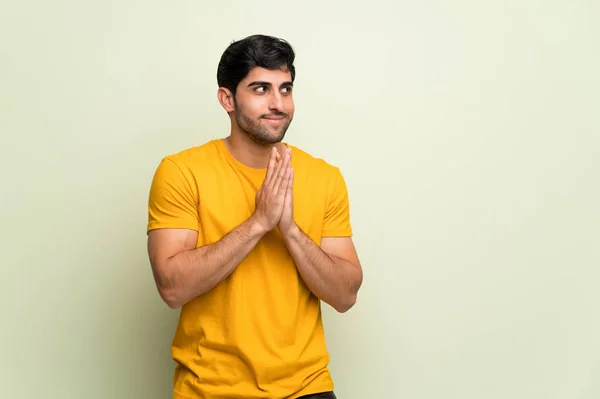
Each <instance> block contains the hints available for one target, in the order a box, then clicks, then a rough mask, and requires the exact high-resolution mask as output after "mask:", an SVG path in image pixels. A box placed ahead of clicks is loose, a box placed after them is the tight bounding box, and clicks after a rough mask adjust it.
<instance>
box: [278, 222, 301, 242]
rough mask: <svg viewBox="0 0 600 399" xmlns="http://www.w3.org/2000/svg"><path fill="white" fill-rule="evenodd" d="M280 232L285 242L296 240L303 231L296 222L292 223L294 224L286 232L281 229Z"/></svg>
mask: <svg viewBox="0 0 600 399" xmlns="http://www.w3.org/2000/svg"><path fill="white" fill-rule="evenodd" d="M279 232H280V233H281V235H282V236H283V239H284V240H285V241H290V240H294V239H296V238H297V237H298V236H299V235H300V233H301V230H300V227H299V226H298V225H297V224H296V222H292V224H291V225H290V226H289V227H288V228H286V229H284V230H282V229H281V228H280V229H279Z"/></svg>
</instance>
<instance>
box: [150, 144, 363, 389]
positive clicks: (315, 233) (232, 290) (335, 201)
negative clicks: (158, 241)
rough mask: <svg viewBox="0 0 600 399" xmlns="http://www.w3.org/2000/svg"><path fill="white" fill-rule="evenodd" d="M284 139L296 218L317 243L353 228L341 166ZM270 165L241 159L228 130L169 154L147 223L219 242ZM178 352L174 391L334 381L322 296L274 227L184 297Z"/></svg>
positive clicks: (319, 385) (315, 385) (248, 207)
mask: <svg viewBox="0 0 600 399" xmlns="http://www.w3.org/2000/svg"><path fill="white" fill-rule="evenodd" d="M286 145H287V146H288V147H290V148H292V166H293V168H294V186H293V195H294V218H295V220H296V223H297V224H298V225H299V227H300V228H301V229H302V230H303V231H304V232H305V233H306V234H307V235H308V236H309V237H311V238H312V240H314V241H315V242H316V243H319V242H320V240H321V237H325V236H350V235H351V234H352V229H351V226H350V215H349V201H348V194H347V190H346V184H345V182H344V179H343V177H342V174H341V173H340V171H339V169H338V168H337V167H335V166H332V165H330V164H328V163H327V162H325V161H324V160H321V159H318V158H314V157H312V156H310V155H309V154H307V153H306V152H303V151H301V150H299V149H298V148H296V147H293V146H291V145H289V144H286ZM265 175H266V169H256V168H251V167H248V166H246V165H244V164H242V163H241V162H239V161H237V160H236V159H235V158H234V157H233V156H232V155H231V154H230V153H229V151H228V149H227V147H226V146H225V143H224V141H223V140H222V139H216V140H212V141H209V142H207V143H205V144H204V145H201V146H198V147H194V148H190V149H187V150H184V151H182V152H179V153H177V154H173V155H170V156H167V157H165V158H164V159H163V160H162V162H161V163H160V165H159V166H158V168H157V170H156V172H155V175H154V179H153V181H152V187H151V190H150V198H149V205H148V211H149V221H148V231H150V230H152V229H159V228H187V229H192V230H196V231H198V233H199V234H198V242H197V246H198V247H200V246H203V245H209V244H212V243H215V242H217V241H218V240H220V239H221V238H222V237H223V236H224V235H225V234H227V233H228V232H229V231H231V230H232V229H233V228H234V227H236V226H238V225H239V224H240V223H242V222H243V221H244V220H246V219H248V218H249V217H250V216H251V214H252V212H253V211H254V201H255V194H256V191H257V190H258V188H259V187H260V186H261V184H262V182H263V180H264V178H265ZM199 267H200V266H199ZM172 355H173V359H174V360H175V362H176V369H175V375H174V393H173V395H174V398H176V399H183V398H192V399H234V398H289V399H293V398H297V397H299V396H302V395H307V394H311V393H316V392H323V391H330V390H333V381H332V378H331V375H330V373H329V370H328V363H329V354H328V351H327V348H326V344H325V338H324V334H323V324H322V321H321V308H320V301H319V299H318V298H317V297H316V296H315V295H314V294H312V293H311V292H310V291H309V289H308V288H307V287H306V285H305V284H304V282H303V281H302V278H301V276H300V274H299V273H298V271H297V269H296V266H295V263H294V261H293V259H292V257H291V255H290V253H289V252H288V250H287V248H286V246H285V243H284V242H283V240H282V238H281V236H280V234H279V232H278V231H277V229H274V230H273V231H271V232H269V233H267V235H265V236H264V237H263V238H262V239H261V240H260V241H259V242H258V244H257V245H256V247H255V248H254V249H253V250H252V251H251V252H250V253H249V255H248V256H247V257H246V258H245V259H244V260H243V262H242V263H241V264H240V265H239V266H238V267H237V268H236V269H235V270H234V272H233V273H232V274H231V275H230V276H229V277H227V278H226V279H225V280H223V281H222V282H221V283H220V284H218V285H217V286H216V287H214V288H213V289H212V290H211V291H209V292H207V293H205V294H203V295H201V296H199V297H197V298H195V299H193V300H192V301H190V302H188V303H187V304H185V305H184V306H183V307H182V309H181V314H180V318H179V323H178V326H177V329H176V332H175V336H174V339H173V343H172Z"/></svg>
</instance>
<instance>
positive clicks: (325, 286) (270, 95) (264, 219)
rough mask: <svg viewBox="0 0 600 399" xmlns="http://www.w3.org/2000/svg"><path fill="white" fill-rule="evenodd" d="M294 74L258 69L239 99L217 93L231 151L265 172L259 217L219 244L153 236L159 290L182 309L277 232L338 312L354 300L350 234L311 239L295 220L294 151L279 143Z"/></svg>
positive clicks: (178, 235) (186, 234)
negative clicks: (228, 129) (226, 116)
mask: <svg viewBox="0 0 600 399" xmlns="http://www.w3.org/2000/svg"><path fill="white" fill-rule="evenodd" d="M291 87H292V83H291V75H290V73H289V72H288V71H287V70H286V69H285V68H284V69H281V70H267V69H263V68H254V69H252V70H251V71H250V73H249V74H248V75H247V76H246V78H245V79H243V80H242V81H241V82H240V84H239V85H238V88H237V91H236V94H235V96H234V95H233V93H231V91H229V90H228V89H226V88H219V90H218V93H217V97H218V99H219V102H220V103H221V105H222V106H223V108H224V109H225V110H226V111H227V112H228V114H229V116H230V120H231V133H230V135H229V137H227V138H226V139H225V143H226V146H227V148H228V150H229V151H230V152H231V154H232V155H233V156H234V157H236V159H238V160H239V161H240V162H242V163H244V164H246V165H248V166H251V167H255V168H264V167H266V168H267V174H266V177H265V180H264V181H263V184H262V186H261V187H260V189H259V190H258V192H257V193H256V209H255V211H254V213H253V214H252V215H251V216H250V217H249V218H248V219H247V220H245V221H244V222H242V223H241V224H240V225H239V226H237V227H236V228H234V229H233V230H232V231H230V232H229V233H228V234H227V235H225V236H224V237H223V238H222V239H221V240H219V241H218V242H216V243H214V244H211V245H205V246H202V247H198V248H196V243H197V239H198V232H196V231H193V230H187V229H158V230H153V231H150V232H149V234H148V254H149V258H150V262H151V265H152V270H153V274H154V278H155V281H156V285H157V288H158V291H159V293H160V295H161V297H162V298H163V300H164V301H165V302H166V303H167V305H168V306H169V307H171V308H174V309H177V308H179V307H181V306H183V305H184V304H185V303H187V302H188V301H190V300H192V299H193V298H195V297H197V296H199V295H201V294H203V293H205V292H208V291H210V290H211V289H212V288H213V287H215V286H216V285H217V284H219V283H220V282H221V281H222V280H223V279H225V278H227V276H229V275H230V274H231V273H232V272H233V271H234V270H235V268H236V267H237V266H238V265H239V264H240V263H241V262H242V261H243V260H244V258H245V257H246V256H247V255H248V253H249V252H250V251H251V250H252V249H253V248H254V246H255V245H256V244H257V243H258V241H259V240H260V239H261V238H262V237H263V236H264V235H265V234H266V233H267V232H269V231H270V230H272V229H273V228H275V227H278V228H279V230H280V232H281V234H282V236H283V239H284V242H285V244H286V246H287V247H288V250H289V252H290V254H291V255H292V257H293V259H294V261H295V264H296V267H297V268H298V272H299V273H300V275H301V277H302V279H303V280H304V282H305V283H306V285H307V287H308V288H309V289H310V290H311V291H312V292H313V293H314V294H315V295H316V296H317V297H319V298H320V299H321V300H322V301H324V302H326V303H328V304H329V305H331V306H332V307H333V308H334V309H336V310H337V311H338V312H340V313H343V312H346V311H348V310H349V309H350V308H352V306H354V304H355V303H356V298H357V293H358V290H359V288H360V286H361V284H362V279H363V273H362V266H361V264H360V261H359V258H358V255H357V252H356V249H355V246H354V243H353V241H352V238H351V237H323V238H322V240H321V242H320V243H319V244H317V243H315V242H314V241H313V240H312V239H310V238H309V237H308V236H307V235H306V234H305V233H304V232H303V231H302V230H301V229H300V227H299V226H298V225H297V224H296V222H295V221H294V218H293V209H294V208H293V207H294V204H293V196H292V188H293V182H294V171H293V169H292V167H291V150H290V149H288V148H287V147H286V146H285V145H284V144H283V143H282V140H283V138H284V136H285V132H286V130H287V128H288V126H289V124H290V123H291V122H292V119H293V115H294V101H293V97H292V89H291Z"/></svg>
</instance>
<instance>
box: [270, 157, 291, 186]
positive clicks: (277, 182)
mask: <svg viewBox="0 0 600 399" xmlns="http://www.w3.org/2000/svg"><path fill="white" fill-rule="evenodd" d="M287 159H288V155H287V154H285V155H284V156H283V161H281V162H279V164H278V165H277V175H276V176H275V178H274V179H273V183H272V188H273V192H274V194H277V192H278V190H279V188H280V186H281V181H282V180H283V178H284V176H285V171H286V169H287V167H286V165H287Z"/></svg>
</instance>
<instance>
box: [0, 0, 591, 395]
mask: <svg viewBox="0 0 600 399" xmlns="http://www.w3.org/2000/svg"><path fill="white" fill-rule="evenodd" d="M254 33H266V34H271V35H276V36H280V37H283V38H285V39H287V40H289V41H290V42H291V44H292V45H293V46H294V48H295V50H296V51H297V63H296V67H297V80H296V89H295V100H296V110H297V112H296V118H295V120H294V122H293V123H292V125H291V128H290V130H289V132H288V135H287V136H286V141H288V142H290V143H292V144H294V145H297V146H299V147H301V148H303V149H304V150H306V151H308V152H310V153H312V154H313V155H315V156H318V157H323V158H325V159H326V160H328V161H329V162H330V163H332V164H334V165H337V166H339V167H340V168H341V169H342V172H343V173H344V176H345V177H346V180H347V184H348V189H349V192H350V198H351V212H352V223H353V226H354V230H355V242H356V246H357V248H358V250H359V252H360V255H361V258H362V261H363V266H364V274H365V276H364V285H363V288H362V290H361V292H360V296H359V300H358V303H357V305H356V306H355V307H354V308H353V309H352V310H351V311H350V312H348V313H346V314H342V315H340V314H337V313H335V311H333V310H332V309H331V308H329V307H328V306H324V312H325V324H326V330H327V340H328V346H329V349H330V351H331V355H332V362H331V370H332V373H333V376H334V378H335V382H336V391H337V394H338V397H339V398H340V399H365V398H394V399H396V398H397V399H437V398H439V399H442V398H443V399H451V398H456V399H481V398H485V399H496V398H497V399H506V398H523V399H596V398H598V397H600V379H599V376H600V340H599V337H600V315H599V312H598V306H599V301H600V290H599V289H598V287H599V284H600V280H599V279H600V271H599V266H600V211H599V204H600V183H599V180H600V179H599V174H600V161H599V157H600V116H599V115H600V111H599V109H600V101H599V97H598V96H599V91H600V78H599V71H600V51H599V47H598V46H599V42H600V3H598V2H597V1H595V0H589V1H585V0H578V1H575V0H557V1H541V0H539V1H533V0H527V1H500V0H493V1H469V0H457V1H445V0H427V1H403V0H402V1H398V0H396V1H382V0H371V1H302V2H281V1H267V0H258V1H221V2H216V1H215V2H208V1H191V0H178V1H168V2H167V1H157V0H145V1H135V0H119V1H117V0H110V1H109V0H104V1H83V0H78V1H75V0H71V1H67V0H55V1H42V0H38V1H33V0H30V1H27V0H20V1H17V0H9V1H7V0H5V1H2V2H1V6H0V113H1V118H0V133H1V141H0V142H1V150H2V151H1V154H2V156H1V157H0V166H1V168H0V170H1V174H2V175H1V180H0V184H1V185H2V191H1V197H0V201H1V203H0V217H1V219H0V220H1V221H2V229H1V230H0V231H1V233H0V245H1V251H0V259H1V272H2V275H1V280H0V281H1V286H0V292H1V295H2V309H3V311H2V315H1V318H0V322H1V324H2V328H1V329H0V331H1V332H0V334H1V336H0V348H1V352H0V366H1V369H0V397H2V398H11V399H25V398H48V399H70V398H86V399H137V398H139V399H142V398H143V399H159V398H163V399H164V398H168V397H170V395H171V384H172V372H173V363H172V361H171V359H170V343H171V337H172V334H173V332H174V328H175V323H176V321H177V317H178V313H177V312H176V311H173V310H171V309H169V308H168V307H167V306H166V305H165V304H163V303H162V301H161V300H160V298H159V296H158V294H157V292H156V289H155V286H154V282H153V279H152V275H151V270H150V266H149V262H148V259H147V254H146V234H145V229H146V221H147V213H146V212H147V208H146V205H147V198H148V189H149V186H150V182H151V178H152V175H153V173H154V170H155V168H156V166H157V165H158V163H159V162H160V160H161V158H162V157H163V156H165V155H168V154H171V153H174V152H177V151H180V150H182V149H185V148H188V147H191V146H195V145H200V144H203V143H204V142H206V141H208V140H210V139H213V138H217V137H225V136H226V135H227V134H228V131H229V130H228V129H229V121H228V119H227V116H226V114H225V112H224V111H223V110H222V108H220V106H219V104H218V102H217V99H216V91H217V84H216V67H217V63H218V60H219V57H220V56H221V53H222V52H223V50H224V49H225V48H226V47H227V45H229V44H230V43H231V41H233V40H235V39H241V38H243V37H245V36H247V35H250V34H254Z"/></svg>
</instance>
